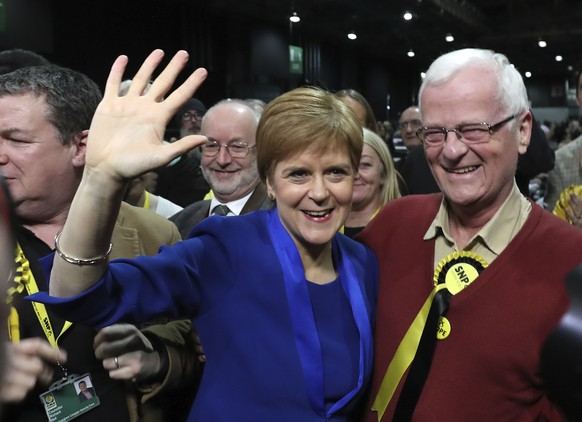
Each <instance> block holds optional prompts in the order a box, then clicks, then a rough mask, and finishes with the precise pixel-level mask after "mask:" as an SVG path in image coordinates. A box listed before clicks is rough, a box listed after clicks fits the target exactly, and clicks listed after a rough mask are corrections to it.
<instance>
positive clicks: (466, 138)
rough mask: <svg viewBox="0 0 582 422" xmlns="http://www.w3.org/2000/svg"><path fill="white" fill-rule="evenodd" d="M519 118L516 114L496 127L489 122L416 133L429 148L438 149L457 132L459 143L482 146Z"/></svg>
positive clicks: (424, 127) (433, 128)
mask: <svg viewBox="0 0 582 422" xmlns="http://www.w3.org/2000/svg"><path fill="white" fill-rule="evenodd" d="M517 116H519V114H514V115H512V116H509V117H508V118H506V119H503V120H502V121H500V122H499V123H495V124H494V125H490V124H489V123H487V122H479V123H466V124H462V125H459V126H456V127H454V128H452V129H447V128H444V127H426V126H423V127H421V128H420V129H418V130H417V131H416V135H417V136H418V138H419V139H420V140H421V141H422V143H423V144H424V145H426V146H429V147H436V146H440V145H442V144H444V143H445V141H446V140H447V136H448V135H449V132H455V135H457V138H458V139H459V141H461V142H463V143H464V144H465V145H473V144H480V143H483V142H489V137H490V136H491V135H493V134H494V133H495V132H497V131H498V130H499V129H501V128H502V127H503V125H504V124H506V123H507V122H509V121H511V120H513V119H515V118H516V117H517Z"/></svg>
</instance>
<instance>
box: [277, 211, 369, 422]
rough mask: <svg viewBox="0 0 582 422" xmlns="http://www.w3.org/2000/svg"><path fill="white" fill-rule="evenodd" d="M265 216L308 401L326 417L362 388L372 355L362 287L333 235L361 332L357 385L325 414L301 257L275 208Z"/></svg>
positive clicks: (319, 356) (336, 257) (317, 344)
mask: <svg viewBox="0 0 582 422" xmlns="http://www.w3.org/2000/svg"><path fill="white" fill-rule="evenodd" d="M268 219H269V221H268V228H269V235H270V237H271V241H272V244H273V248H274V249H275V252H276V254H277V257H278V258H279V263H280V265H281V271H282V272H283V279H284V283H285V291H286V293H287V300H288V302H289V313H290V317H291V323H292V326H293V334H294V337H295V344H296V345H297V351H298V354H299V359H300V361H301V367H302V369H303V375H304V377H305V384H306V388H307V395H308V398H309V402H310V404H311V406H312V408H313V409H314V410H316V411H317V413H318V414H319V415H322V416H324V415H325V416H326V417H329V416H331V415H332V414H333V413H334V412H336V411H337V410H339V409H341V408H342V407H344V406H345V405H346V403H348V402H349V401H350V400H351V399H352V398H353V397H354V396H355V395H356V394H357V393H358V392H359V391H360V390H361V388H362V386H363V384H364V381H365V378H366V374H367V372H369V370H370V367H369V365H368V364H369V362H370V359H371V358H372V329H371V326H370V320H369V318H368V312H367V309H366V304H365V300H364V296H363V293H362V287H360V283H359V281H358V279H357V276H356V272H355V270H354V267H353V266H352V263H351V262H350V258H349V257H348V256H346V255H345V253H344V251H342V250H341V249H340V247H339V242H338V241H337V235H336V237H335V238H334V239H333V244H332V250H333V258H334V262H335V264H336V265H337V267H338V270H339V277H340V281H341V283H342V286H343V288H344V291H345V293H346V296H347V298H348V301H349V302H350V306H351V308H352V314H353V316H354V320H355V323H356V327H357V329H358V332H359V334H360V336H359V337H360V344H359V352H360V353H359V368H358V369H359V375H358V384H357V386H356V387H354V388H353V389H352V390H351V391H350V392H348V393H347V394H346V395H345V396H344V397H342V398H341V399H340V400H339V401H337V402H336V403H334V405H333V406H331V408H330V409H329V410H328V412H327V414H326V412H325V397H324V380H323V356H322V353H321V344H320V342H319V336H318V333H317V328H316V325H315V317H314V316H313V308H312V307H311V300H310V296H309V290H308V287H307V281H306V280H305V272H304V270H303V264H302V262H301V257H300V256H299V251H298V250H297V247H296V246H295V243H294V242H293V239H292V238H291V236H290V235H289V233H288V232H287V230H285V228H284V227H283V225H282V223H281V220H280V219H279V214H278V213H277V210H276V209H273V210H271V211H270V212H269V216H268Z"/></svg>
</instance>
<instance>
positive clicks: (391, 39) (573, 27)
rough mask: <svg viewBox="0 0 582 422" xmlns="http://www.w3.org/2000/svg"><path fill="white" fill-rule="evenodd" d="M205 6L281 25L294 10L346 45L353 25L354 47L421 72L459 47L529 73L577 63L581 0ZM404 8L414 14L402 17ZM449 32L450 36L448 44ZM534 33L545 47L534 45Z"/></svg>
mask: <svg viewBox="0 0 582 422" xmlns="http://www.w3.org/2000/svg"><path fill="white" fill-rule="evenodd" d="M204 8H206V9H207V10H208V11H210V12H216V13H225V14H233V15H238V16H245V17H250V18H252V19H254V20H256V21H266V22H269V23H277V22H279V23H280V24H281V25H289V22H288V21H287V17H288V16H289V14H290V11H291V10H292V8H294V10H295V11H296V12H297V13H298V15H299V16H300V17H301V22H300V23H299V24H295V25H297V30H298V31H300V30H301V29H302V28H303V29H304V30H309V31H310V32H316V33H318V34H320V36H322V37H325V38H326V39H329V40H331V41H333V42H335V43H348V42H350V41H349V40H347V37H346V34H347V32H348V31H349V30H354V31H355V32H356V34H357V35H358V39H357V40H355V41H351V42H353V43H356V44H357V47H358V48H361V49H363V50H365V51H366V52H367V53H368V54H370V55H373V56H377V57H383V58H386V59H389V60H390V61H393V62H396V63H403V64H404V65H410V67H413V68H417V69H419V70H423V69H426V68H427V67H428V64H430V62H431V61H432V60H433V59H434V58H436V57H437V56H438V55H440V54H441V53H444V52H447V51H450V50H454V49H457V48H463V47H481V48H490V49H493V50H495V51H498V52H502V53H504V54H505V55H507V56H508V57H509V59H510V61H511V62H512V63H514V64H515V65H516V67H517V68H518V69H519V70H520V71H521V72H522V73H524V72H526V71H529V72H532V74H533V75H534V76H535V77H551V78H552V79H553V78H555V77H560V78H563V77H564V76H569V75H570V74H571V72H572V69H574V70H576V69H577V68H581V67H582V0H294V1H289V0H242V1H241V0H213V1H211V2H207V3H205V6H204ZM405 11H410V12H411V13H412V14H413V19H412V20H410V21H404V20H403V18H402V16H403V13H404V12H405ZM447 33H451V34H452V35H453V36H454V37H455V41H453V42H451V43H448V42H446V41H445V35H446V34H447ZM539 39H544V40H545V41H546V42H547V47H545V48H540V47H538V45H537V42H538V40H539ZM411 49H412V50H414V52H415V54H416V55H415V57H413V58H409V57H407V52H408V51H409V50H411ZM556 55H561V56H562V57H563V61H562V62H556V60H555V56H556ZM407 67H408V66H407Z"/></svg>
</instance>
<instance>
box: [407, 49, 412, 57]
mask: <svg viewBox="0 0 582 422" xmlns="http://www.w3.org/2000/svg"><path fill="white" fill-rule="evenodd" d="M406 55H407V56H408V57H414V51H412V50H408V53H406Z"/></svg>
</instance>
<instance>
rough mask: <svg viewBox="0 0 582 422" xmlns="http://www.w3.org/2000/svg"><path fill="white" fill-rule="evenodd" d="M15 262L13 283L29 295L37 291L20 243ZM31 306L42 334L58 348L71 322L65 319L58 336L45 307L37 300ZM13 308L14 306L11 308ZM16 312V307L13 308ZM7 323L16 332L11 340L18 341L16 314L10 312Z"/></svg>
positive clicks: (18, 329)
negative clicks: (59, 340) (15, 269)
mask: <svg viewBox="0 0 582 422" xmlns="http://www.w3.org/2000/svg"><path fill="white" fill-rule="evenodd" d="M16 264H17V266H18V268H17V273H18V274H17V275H16V277H15V278H14V281H15V283H16V284H17V286H24V287H25V288H26V292H27V293H28V294H29V295H31V294H33V293H37V292H38V285H37V284H36V280H35V279H34V274H33V273H32V271H31V270H30V263H29V262H28V259H27V258H26V256H24V252H23V251H22V248H21V247H20V244H17V245H16ZM22 290H23V289H22V288H19V287H17V288H16V291H20V292H21V291H22ZM31 304H32V308H33V309H34V313H35V314H36V317H37V319H38V322H39V323H40V326H41V327H42V330H43V331H44V335H45V336H46V338H47V340H48V342H49V343H50V344H51V346H53V347H54V348H55V349H58V348H59V346H58V339H59V338H60V337H61V336H62V335H63V333H64V332H65V331H67V330H68V329H69V328H70V327H71V326H72V325H73V323H72V322H69V321H65V324H64V325H63V328H62V330H61V332H60V333H59V335H58V336H55V332H54V331H53V327H52V324H51V320H50V318H49V316H48V312H47V310H46V307H45V306H44V304H42V303H38V302H31ZM13 309H14V308H13ZM14 312H16V309H14ZM9 325H10V326H11V332H12V333H18V338H15V337H11V341H13V342H14V341H18V340H19V337H20V334H19V333H20V327H19V319H18V314H16V315H13V314H12V313H11V315H10V317H9Z"/></svg>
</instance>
